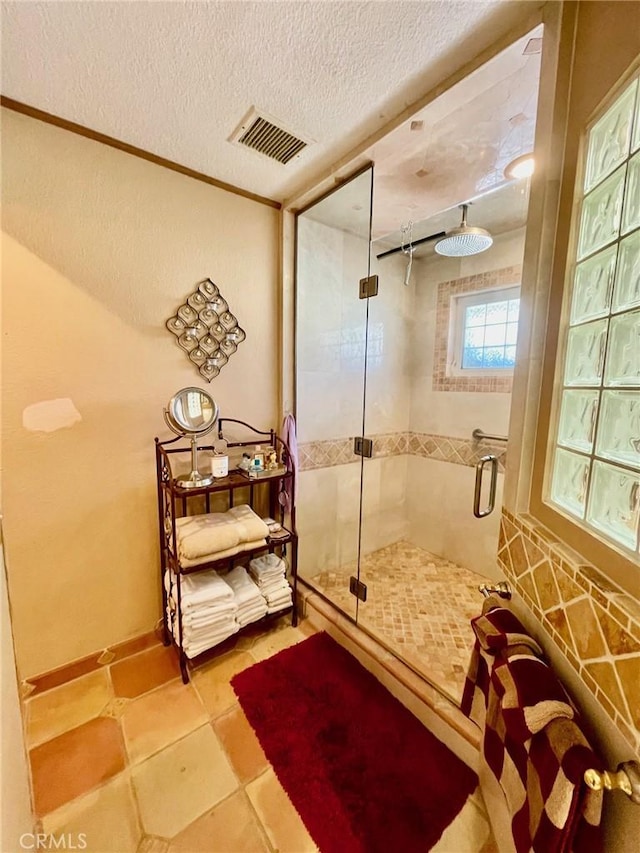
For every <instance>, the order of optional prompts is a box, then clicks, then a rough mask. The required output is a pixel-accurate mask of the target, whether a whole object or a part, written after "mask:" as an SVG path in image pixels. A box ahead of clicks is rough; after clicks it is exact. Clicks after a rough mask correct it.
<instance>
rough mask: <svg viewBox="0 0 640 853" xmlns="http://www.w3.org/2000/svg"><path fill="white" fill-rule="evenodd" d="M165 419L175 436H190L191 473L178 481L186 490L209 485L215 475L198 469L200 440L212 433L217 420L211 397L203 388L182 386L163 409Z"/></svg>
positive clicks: (215, 406) (216, 411)
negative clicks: (198, 440) (198, 443)
mask: <svg viewBox="0 0 640 853" xmlns="http://www.w3.org/2000/svg"><path fill="white" fill-rule="evenodd" d="M164 419H165V421H166V423H167V426H168V427H169V429H170V430H172V432H175V433H176V435H182V436H189V437H190V438H191V473H190V474H189V476H188V477H184V478H183V479H180V480H178V481H177V484H178V486H182V488H184V489H195V488H197V487H198V486H210V485H211V483H212V482H213V477H211V476H203V475H202V474H200V472H199V471H198V445H197V439H198V438H199V437H200V436H203V435H206V434H207V433H208V432H210V431H211V430H212V429H213V427H214V424H215V422H216V420H217V419H218V406H217V405H216V403H215V402H214V401H213V399H212V398H211V396H210V395H209V394H207V392H206V391H203V390H202V389H201V388H182V390H180V391H178V393H177V394H174V395H173V397H172V398H171V399H170V400H169V405H168V406H167V408H166V409H165V410H164Z"/></svg>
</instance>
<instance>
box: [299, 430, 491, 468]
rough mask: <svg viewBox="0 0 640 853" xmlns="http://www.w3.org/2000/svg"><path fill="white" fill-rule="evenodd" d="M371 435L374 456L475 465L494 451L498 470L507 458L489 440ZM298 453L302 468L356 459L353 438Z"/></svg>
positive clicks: (420, 434)
mask: <svg viewBox="0 0 640 853" xmlns="http://www.w3.org/2000/svg"><path fill="white" fill-rule="evenodd" d="M369 438H371V439H372V440H373V455H374V457H382V456H401V455H403V454H409V455H410V456H422V457H424V458H425V459H438V460H439V461H441V462H453V463H454V464H455V465H467V466H471V467H473V466H474V465H476V464H477V462H478V461H479V459H480V458H481V457H482V456H485V455H487V454H489V453H491V454H493V455H495V456H497V457H498V467H499V470H500V471H504V462H505V457H506V448H505V445H504V444H499V445H492V444H491V443H490V442H486V441H482V442H480V441H476V440H475V439H466V438H455V437H454V436H448V435H434V434H432V433H424V432H394V433H384V434H380V435H372V436H369ZM298 453H299V459H300V470H302V471H312V470H314V469H316V468H330V467H332V466H334V465H347V464H349V463H350V462H355V461H357V457H356V456H355V455H354V452H353V438H336V439H329V440H327V441H309V442H306V443H304V444H301V445H299V447H298Z"/></svg>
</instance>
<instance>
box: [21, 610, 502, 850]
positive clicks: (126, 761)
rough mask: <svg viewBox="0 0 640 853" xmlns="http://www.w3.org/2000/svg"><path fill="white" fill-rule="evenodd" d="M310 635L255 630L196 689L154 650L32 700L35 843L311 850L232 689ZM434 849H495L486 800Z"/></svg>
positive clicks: (203, 672) (280, 628) (205, 672)
mask: <svg viewBox="0 0 640 853" xmlns="http://www.w3.org/2000/svg"><path fill="white" fill-rule="evenodd" d="M313 630H314V629H313V628H312V627H311V626H310V625H309V623H308V621H307V620H305V621H303V622H302V623H301V625H300V626H299V627H298V628H292V627H291V625H290V624H288V620H287V619H285V618H283V619H282V620H280V621H279V622H277V623H275V624H274V625H272V626H271V628H270V629H268V630H264V629H263V630H260V629H258V628H256V629H255V630H254V631H253V633H250V634H244V635H242V636H240V637H237V638H234V641H233V643H232V644H231V645H230V646H229V647H226V646H225V650H224V652H223V653H221V654H220V656H218V657H216V658H214V659H213V660H211V661H209V662H208V663H207V664H204V665H203V666H201V667H199V668H198V669H196V670H195V671H194V672H193V674H192V680H191V683H190V684H188V685H184V684H183V683H182V681H181V680H180V678H179V671H178V667H177V662H176V657H175V653H174V651H173V650H172V649H165V648H164V647H163V646H161V645H156V646H154V647H151V648H148V649H145V650H143V651H141V652H139V653H138V654H135V655H133V656H131V657H129V658H127V659H124V660H118V661H115V662H113V663H112V664H110V665H106V666H104V667H102V668H101V669H100V670H97V671H95V672H91V673H89V674H86V675H82V676H80V677H79V678H77V679H75V680H74V681H71V682H68V683H67V684H63V685H60V686H57V687H54V688H52V689H50V690H47V691H44V692H41V693H38V694H36V695H33V696H31V697H28V698H27V699H25V701H24V712H25V731H26V737H27V746H28V749H29V759H30V766H31V775H32V784H33V797H34V803H35V809H36V813H37V819H38V830H39V831H42V832H45V833H48V834H51V835H52V836H53V837H54V838H58V839H59V838H60V836H61V835H64V836H65V839H66V843H67V846H69V845H70V843H72V842H73V843H75V844H76V846H77V847H78V846H79V845H80V844H81V843H82V844H83V847H84V849H86V850H87V851H88V853H129V851H131V853H136V851H137V853H177V851H183V853H200V851H202V852H203V853H204V851H207V853H244V852H245V851H252V853H253V851H255V853H261V851H281V853H306V851H313V850H316V849H317V848H316V847H315V845H314V843H313V841H312V840H311V838H310V837H309V834H308V833H307V831H306V829H305V827H304V825H303V823H302V821H301V820H300V818H299V816H298V814H297V812H296V811H295V810H294V808H293V806H292V805H291V802H290V801H289V799H288V797H287V795H286V794H285V792H284V790H283V788H282V787H281V786H280V783H279V782H278V780H277V778H276V776H275V774H274V771H273V769H272V768H271V766H270V765H269V763H268V762H267V760H266V758H265V755H264V753H263V751H262V749H261V747H260V744H259V743H258V740H257V738H256V737H255V735H254V733H253V730H252V729H251V727H250V726H249V723H248V722H247V720H246V718H245V716H244V713H243V712H242V710H241V708H240V706H239V704H238V702H237V700H236V697H235V694H234V692H233V690H232V688H231V686H230V683H229V681H230V679H231V678H232V676H233V675H234V674H235V673H237V672H240V671H241V670H243V669H245V668H246V667H248V666H252V665H253V664H254V663H256V662H257V661H260V660H264V659H266V658H267V657H270V656H271V655H273V654H275V653H277V652H278V651H280V650H281V649H283V648H286V647H287V646H290V645H292V644H294V643H298V642H300V641H302V640H304V639H305V637H306V636H308V635H309V634H310V633H312V632H313ZM81 833H82V834H83V835H82V836H81V835H80V834H81ZM83 839H84V841H83ZM435 849H436V850H437V851H440V853H467V851H468V853H489V851H492V850H493V849H494V847H493V842H492V840H491V837H490V832H489V828H488V824H487V820H486V813H485V811H484V807H483V804H482V801H481V798H480V795H479V793H478V792H475V793H474V794H473V795H472V796H471V797H469V799H468V801H467V803H466V804H465V806H464V808H463V810H462V811H461V813H460V815H459V816H458V817H457V818H456V820H455V821H454V822H453V823H452V824H451V826H450V827H449V828H448V829H447V830H446V832H445V834H444V835H443V837H442V839H441V840H440V842H439V843H438V845H437V847H436V848H435Z"/></svg>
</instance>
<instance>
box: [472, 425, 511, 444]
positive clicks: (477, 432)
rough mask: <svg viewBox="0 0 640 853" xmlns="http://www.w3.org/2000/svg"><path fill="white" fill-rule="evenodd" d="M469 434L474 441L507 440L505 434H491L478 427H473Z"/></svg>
mask: <svg viewBox="0 0 640 853" xmlns="http://www.w3.org/2000/svg"><path fill="white" fill-rule="evenodd" d="M471 435H472V436H473V437H474V438H475V440H476V441H509V437H508V436H507V435H492V434H491V433H490V432H483V431H482V430H481V429H480V427H477V428H476V429H474V431H473V432H472V433H471Z"/></svg>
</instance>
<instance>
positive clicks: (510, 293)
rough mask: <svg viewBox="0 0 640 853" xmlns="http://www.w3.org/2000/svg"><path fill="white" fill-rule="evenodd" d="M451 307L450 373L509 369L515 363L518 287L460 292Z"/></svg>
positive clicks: (518, 308) (460, 373) (473, 372)
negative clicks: (462, 293)
mask: <svg viewBox="0 0 640 853" xmlns="http://www.w3.org/2000/svg"><path fill="white" fill-rule="evenodd" d="M452 307H453V310H452V312H451V316H452V326H453V328H452V335H451V348H450V353H451V355H450V361H449V364H450V370H451V373H452V375H465V374H466V375H470V374H474V375H480V376H482V375H488V374H492V373H502V372H503V371H512V370H513V368H514V367H515V363H516V338H517V335H518V315H519V311H520V287H519V286H515V287H509V288H499V289H497V290H490V291H482V292H479V293H468V294H464V295H461V296H458V297H455V304H454V306H452Z"/></svg>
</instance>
